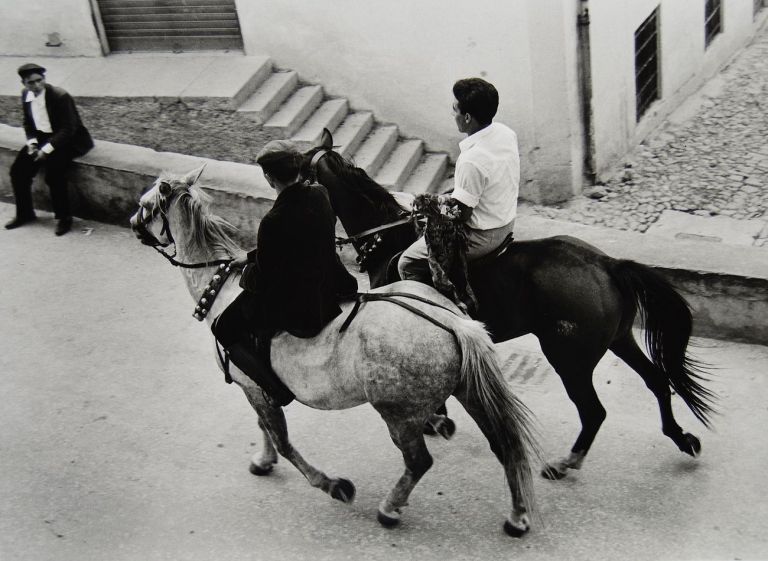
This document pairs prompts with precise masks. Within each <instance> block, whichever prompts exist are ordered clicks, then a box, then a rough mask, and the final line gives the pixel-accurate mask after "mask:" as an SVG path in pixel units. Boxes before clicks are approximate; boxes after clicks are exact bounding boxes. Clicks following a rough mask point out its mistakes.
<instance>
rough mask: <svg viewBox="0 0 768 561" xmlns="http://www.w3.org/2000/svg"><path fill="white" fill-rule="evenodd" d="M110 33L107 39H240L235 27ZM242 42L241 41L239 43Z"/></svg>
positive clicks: (144, 29) (128, 30)
mask: <svg viewBox="0 0 768 561" xmlns="http://www.w3.org/2000/svg"><path fill="white" fill-rule="evenodd" d="M110 31H111V33H110V34H109V38H110V39H111V38H112V37H113V36H117V37H125V38H142V37H147V38H150V39H162V38H166V39H168V40H171V39H174V40H175V39H176V38H177V37H223V36H233V37H237V38H238V39H239V38H240V29H239V28H237V27H234V28H233V27H194V28H192V27H179V28H177V29H168V28H163V29H147V28H139V29H110ZM241 42H242V41H241Z"/></svg>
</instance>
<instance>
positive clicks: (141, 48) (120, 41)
mask: <svg viewBox="0 0 768 561" xmlns="http://www.w3.org/2000/svg"><path fill="white" fill-rule="evenodd" d="M108 41H109V48H110V49H111V50H112V51H115V52H120V51H131V52H145V51H154V50H157V49H159V50H173V51H217V50H233V49H235V50H241V49H242V48H243V39H242V37H240V35H209V36H207V37H203V36H199V35H191V36H188V37H157V36H146V37H119V36H118V37H115V36H112V35H110V37H109V39H108Z"/></svg>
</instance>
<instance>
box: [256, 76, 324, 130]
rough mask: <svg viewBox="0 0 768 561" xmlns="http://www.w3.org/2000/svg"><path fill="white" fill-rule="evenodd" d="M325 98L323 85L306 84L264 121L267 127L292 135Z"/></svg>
mask: <svg viewBox="0 0 768 561" xmlns="http://www.w3.org/2000/svg"><path fill="white" fill-rule="evenodd" d="M322 100H323V88H322V86H304V87H302V88H299V89H298V90H296V92H295V93H294V94H293V95H292V96H291V97H290V98H288V101H286V102H285V103H284V104H283V105H282V107H280V109H279V110H278V111H277V113H275V114H274V115H272V117H270V119H269V120H268V121H267V122H266V123H264V128H266V129H277V130H279V131H280V132H282V133H283V134H284V135H285V136H291V135H292V134H293V133H294V132H296V131H297V130H298V128H299V127H300V126H301V124H302V123H303V122H304V121H306V120H307V117H309V116H310V115H311V114H312V112H313V111H314V110H315V109H316V108H317V106H318V105H320V102H321V101H322Z"/></svg>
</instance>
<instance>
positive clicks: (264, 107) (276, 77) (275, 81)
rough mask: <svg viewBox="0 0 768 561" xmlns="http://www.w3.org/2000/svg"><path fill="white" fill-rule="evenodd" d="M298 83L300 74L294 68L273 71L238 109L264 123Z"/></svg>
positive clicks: (259, 122)
mask: <svg viewBox="0 0 768 561" xmlns="http://www.w3.org/2000/svg"><path fill="white" fill-rule="evenodd" d="M298 83H299V75H298V73H296V72H294V71H292V70H291V71H290V72H273V73H272V74H271V75H270V76H269V77H268V78H267V79H266V80H265V81H264V83H263V84H261V85H260V86H259V88H258V89H257V90H256V91H255V92H254V93H253V95H252V96H251V97H249V98H248V99H246V100H245V102H244V103H243V104H242V105H241V106H240V107H238V108H237V110H238V111H240V112H242V113H246V114H247V115H248V117H250V118H251V119H253V120H254V121H256V122H257V123H258V124H262V123H264V121H266V120H267V119H269V118H270V117H271V116H272V115H273V114H274V113H275V111H277V108H278V107H280V104H281V103H283V102H284V101H285V100H286V99H287V98H288V96H289V95H291V92H292V91H293V90H295V89H296V86H297V85H298Z"/></svg>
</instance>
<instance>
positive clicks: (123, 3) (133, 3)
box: [98, 0, 235, 10]
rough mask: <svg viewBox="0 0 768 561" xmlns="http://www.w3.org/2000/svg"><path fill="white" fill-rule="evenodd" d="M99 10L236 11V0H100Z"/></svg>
mask: <svg viewBox="0 0 768 561" xmlns="http://www.w3.org/2000/svg"><path fill="white" fill-rule="evenodd" d="M98 3H99V8H101V9H104V8H123V7H132V8H155V7H158V6H161V7H168V8H181V7H187V6H189V7H192V6H194V7H199V6H216V7H218V8H219V9H221V8H222V7H225V8H231V9H233V10H234V9H235V2H234V0H98Z"/></svg>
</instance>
